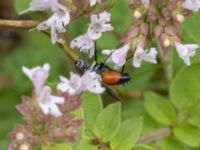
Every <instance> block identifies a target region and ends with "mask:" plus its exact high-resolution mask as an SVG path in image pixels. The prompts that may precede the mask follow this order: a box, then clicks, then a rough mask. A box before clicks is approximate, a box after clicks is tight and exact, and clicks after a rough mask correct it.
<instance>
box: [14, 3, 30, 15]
mask: <svg viewBox="0 0 200 150" xmlns="http://www.w3.org/2000/svg"><path fill="white" fill-rule="evenodd" d="M14 2H15V10H16V11H17V13H20V12H22V11H24V10H26V9H27V8H28V7H29V4H30V2H31V1H30V0H23V2H21V1H20V0H15V1H14Z"/></svg>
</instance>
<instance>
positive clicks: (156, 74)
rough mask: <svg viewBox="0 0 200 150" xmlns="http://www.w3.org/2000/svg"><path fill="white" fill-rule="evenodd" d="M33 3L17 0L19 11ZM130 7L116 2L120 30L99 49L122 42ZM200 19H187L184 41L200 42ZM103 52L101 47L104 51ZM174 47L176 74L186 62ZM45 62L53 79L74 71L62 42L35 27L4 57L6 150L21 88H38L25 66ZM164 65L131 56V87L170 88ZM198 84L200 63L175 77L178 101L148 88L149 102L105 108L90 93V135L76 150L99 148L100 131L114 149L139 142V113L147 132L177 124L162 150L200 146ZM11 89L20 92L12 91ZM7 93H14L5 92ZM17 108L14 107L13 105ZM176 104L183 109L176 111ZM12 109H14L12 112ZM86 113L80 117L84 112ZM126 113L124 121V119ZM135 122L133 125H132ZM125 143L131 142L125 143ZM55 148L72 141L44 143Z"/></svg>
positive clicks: (74, 26)
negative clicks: (137, 64)
mask: <svg viewBox="0 0 200 150" xmlns="http://www.w3.org/2000/svg"><path fill="white" fill-rule="evenodd" d="M29 2H30V0H23V1H20V0H15V8H16V10H17V12H21V11H23V10H25V9H27V8H28V5H29ZM127 10H128V6H127V0H118V1H116V5H115V6H114V7H113V9H111V12H112V22H113V25H114V28H115V29H116V35H117V36H116V35H114V34H107V33H106V34H104V35H103V37H102V38H101V39H100V40H98V42H97V47H98V50H101V49H104V48H109V49H112V48H114V47H116V45H118V36H119V34H120V35H121V34H123V32H124V31H125V30H126V29H127V28H128V26H129V24H131V17H132V16H131V13H130V12H129V11H127ZM122 12H123V13H122ZM88 21H89V19H88V18H87V19H85V18H84V19H78V20H77V21H72V23H70V25H69V26H68V31H69V33H70V35H69V37H70V38H74V37H75V36H78V35H80V34H82V33H84V32H85V31H86V28H87V23H88ZM199 24H200V13H196V15H194V16H192V17H191V18H189V19H188V20H186V21H185V23H184V24H183V27H182V30H183V35H184V40H185V41H184V42H186V43H198V44H200V30H199ZM70 38H69V39H70ZM38 39H39V40H38ZM100 52H101V51H99V52H98V53H100ZM173 52H174V54H175V55H174V56H173V57H174V58H173V62H172V63H173V72H174V75H175V74H176V73H177V72H179V69H180V68H181V67H183V66H185V65H184V64H183V62H182V60H180V59H179V58H178V56H177V52H176V51H175V50H174V51H173ZM177 58H178V59H177ZM192 61H193V62H200V51H198V52H197V55H196V56H195V58H194V59H192ZM44 62H49V63H50V64H51V66H52V71H51V77H50V80H52V79H55V80H58V78H57V77H58V75H59V74H63V75H67V74H68V73H69V72H70V70H72V67H71V66H72V65H71V64H70V63H69V62H68V63H65V60H64V56H63V54H62V53H61V52H59V49H58V47H57V46H53V45H52V44H51V43H50V40H49V39H48V38H47V37H46V36H44V35H42V34H40V33H36V32H31V33H30V34H29V35H28V36H27V37H26V40H25V43H24V44H23V45H22V46H20V47H18V48H17V49H16V51H14V52H12V53H11V54H10V55H9V57H8V58H6V59H5V60H2V64H1V69H0V70H1V72H3V71H4V70H5V71H4V72H3V73H4V74H3V75H4V76H6V77H7V76H8V77H10V78H9V79H8V80H9V85H7V86H6V87H3V88H4V90H5V89H6V88H7V89H9V92H8V91H2V92H1V93H0V94H1V100H2V105H1V106H0V110H1V113H0V114H1V115H0V118H1V120H0V122H1V131H0V137H1V138H2V139H3V140H2V139H1V148H2V149H6V146H5V145H7V143H8V142H7V141H6V140H5V134H6V132H8V131H9V130H11V125H13V124H14V123H16V122H19V115H18V114H17V113H16V111H15V110H14V105H15V104H16V103H19V102H20V96H19V95H20V94H21V93H26V92H28V91H30V90H31V88H32V85H31V84H30V81H29V80H28V79H27V78H26V77H25V76H24V75H23V74H22V73H21V70H20V67H21V66H22V65H25V66H28V67H32V66H35V65H40V64H42V63H44ZM61 64H64V65H61ZM161 67H162V65H160V64H158V65H150V64H147V63H144V64H143V65H142V68H140V69H132V65H131V61H129V62H128V64H127V67H126V70H127V72H128V73H129V74H130V75H131V76H132V78H133V79H132V80H131V81H130V82H129V84H128V85H127V86H125V87H124V89H125V91H130V92H133V91H135V90H141V91H144V90H146V89H155V90H156V91H157V90H158V91H159V90H161V91H162V90H164V91H166V90H168V89H167V87H168V85H167V84H165V83H163V82H160V80H162V79H163V77H162V76H163V74H160V70H159V69H160V68H161ZM66 68H68V69H66ZM130 68H131V69H130ZM2 79H3V80H2ZM152 79H153V80H152ZM55 80H54V81H55ZM2 81H4V78H3V77H1V83H2ZM198 83H200V64H195V65H192V66H190V67H187V68H185V69H183V70H182V71H181V72H179V73H178V74H177V76H176V77H175V79H174V80H173V82H172V84H171V87H170V97H169V100H170V101H171V102H172V103H173V106H172V104H171V103H170V101H168V99H167V98H164V97H161V96H159V95H157V94H154V93H146V94H145V103H144V102H143V101H137V102H136V101H135V99H134V100H133V99H131V100H130V101H125V102H123V105H122V108H123V109H122V112H121V109H120V104H119V103H116V104H112V105H109V106H107V107H106V108H105V109H103V105H102V99H101V97H100V96H99V95H94V94H91V93H85V94H84V95H83V96H82V99H83V111H84V120H85V122H84V126H85V130H86V132H85V133H84V134H86V135H87V136H86V135H84V136H83V137H82V138H81V140H80V141H79V144H78V146H77V147H76V148H75V150H97V146H96V145H94V144H91V140H92V139H95V138H96V137H95V135H96V136H97V137H98V138H100V140H102V141H100V142H108V141H111V142H110V143H109V144H111V146H112V148H113V149H114V150H115V149H119V150H126V149H127V150H128V149H129V148H130V147H132V146H133V145H134V142H135V141H136V140H137V138H138V136H139V131H140V128H141V120H140V119H138V118H137V117H139V116H142V117H143V128H142V133H143V134H145V133H146V132H149V131H153V130H156V129H157V128H159V127H160V126H161V125H160V124H162V125H167V126H168V125H172V128H174V130H173V134H174V135H175V137H176V139H175V138H172V137H170V138H167V139H165V140H162V141H161V150H184V149H186V148H185V147H186V146H185V144H186V145H188V146H190V147H198V146H199V144H200V139H199V137H200V133H199V132H200V131H199V130H200V129H199V127H200V117H199V116H200V103H199V102H200V92H199V91H200V84H198ZM10 93H14V94H12V96H10ZM5 94H7V95H8V96H5ZM164 94H165V93H164ZM105 100H107V99H105ZM144 106H145V107H144ZM11 107H12V110H11V109H10V108H11ZM174 107H175V108H176V109H177V110H175V109H174ZM7 110H9V112H8V111H7ZM10 110H11V111H10ZM80 112H81V111H80ZM80 112H79V116H80V115H81V113H80ZM121 113H122V120H123V122H122V123H121V119H120V118H121ZM16 114H17V115H16ZM149 115H150V116H151V117H150V116H149ZM133 117H136V119H132V118H133ZM7 118H9V119H7ZM152 118H153V119H154V120H153V119H152ZM176 123H177V124H176ZM130 124H132V126H131V125H130ZM128 133H129V134H128ZM88 136H91V137H88ZM125 137H126V138H125ZM177 139H178V140H179V141H178V140H177ZM131 140H132V143H131ZM118 141H120V142H118ZM123 143H126V144H124V147H123V148H121V146H122V144H123ZM120 148H121V149H120ZM54 149H56V150H59V149H66V150H70V149H72V148H71V147H70V146H69V145H67V144H61V145H57V144H55V145H51V146H45V147H43V150H54ZM197 149H198V148H197ZM133 150H153V148H151V147H149V146H146V145H136V147H134V148H133Z"/></svg>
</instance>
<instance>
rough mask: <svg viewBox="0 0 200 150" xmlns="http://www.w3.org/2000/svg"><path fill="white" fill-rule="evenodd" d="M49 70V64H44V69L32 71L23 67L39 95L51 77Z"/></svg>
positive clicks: (38, 68)
mask: <svg viewBox="0 0 200 150" xmlns="http://www.w3.org/2000/svg"><path fill="white" fill-rule="evenodd" d="M49 69H50V66H49V64H44V65H43V66H42V67H40V66H38V67H34V68H32V69H28V68H26V67H22V71H23V72H24V73H25V74H26V75H27V76H28V77H29V79H30V80H31V81H32V83H33V85H34V88H35V92H36V94H37V95H38V94H39V93H40V92H41V90H42V87H43V86H44V84H45V82H46V79H47V78H48V76H49Z"/></svg>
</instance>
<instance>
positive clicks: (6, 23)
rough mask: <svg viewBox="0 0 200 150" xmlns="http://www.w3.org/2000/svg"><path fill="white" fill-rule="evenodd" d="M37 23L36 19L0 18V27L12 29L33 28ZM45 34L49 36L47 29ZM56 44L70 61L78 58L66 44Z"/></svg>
mask: <svg viewBox="0 0 200 150" xmlns="http://www.w3.org/2000/svg"><path fill="white" fill-rule="evenodd" d="M38 24H39V22H38V21H34V20H6V19H0V27H9V28H14V29H21V30H28V29H33V28H35V27H36V26H37V25H38ZM43 33H45V34H46V35H48V36H50V33H49V32H47V31H44V32H43ZM58 45H59V46H60V47H61V49H62V50H63V52H64V53H65V54H66V56H68V57H69V58H70V59H71V60H72V61H76V60H78V58H79V56H78V55H77V54H76V53H75V52H74V51H73V50H72V49H71V48H69V46H68V44H67V45H66V44H60V43H58Z"/></svg>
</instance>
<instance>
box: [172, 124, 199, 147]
mask: <svg viewBox="0 0 200 150" xmlns="http://www.w3.org/2000/svg"><path fill="white" fill-rule="evenodd" d="M174 134H175V137H176V138H177V139H178V140H180V141H181V142H183V143H185V144H186V145H188V146H190V147H199V146H200V129H199V128H197V127H195V126H193V125H190V124H188V123H182V124H180V125H179V126H177V127H176V128H175V129H174Z"/></svg>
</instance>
